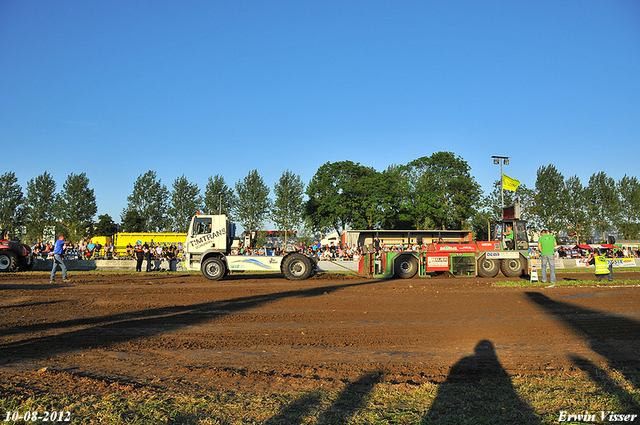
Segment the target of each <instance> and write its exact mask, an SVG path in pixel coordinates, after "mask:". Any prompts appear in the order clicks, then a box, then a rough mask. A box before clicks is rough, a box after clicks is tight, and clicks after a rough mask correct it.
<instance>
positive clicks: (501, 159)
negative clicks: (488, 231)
mask: <svg viewBox="0 0 640 425" xmlns="http://www.w3.org/2000/svg"><path fill="white" fill-rule="evenodd" d="M491 158H493V164H494V165H498V164H500V197H501V198H502V209H503V210H504V177H503V176H504V174H503V173H502V164H504V165H509V157H508V156H496V155H494V156H492V157H491Z"/></svg>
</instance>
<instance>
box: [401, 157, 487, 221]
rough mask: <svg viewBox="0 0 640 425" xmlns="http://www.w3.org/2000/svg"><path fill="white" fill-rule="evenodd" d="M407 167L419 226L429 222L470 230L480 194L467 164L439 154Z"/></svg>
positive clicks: (423, 158) (415, 215)
mask: <svg viewBox="0 0 640 425" xmlns="http://www.w3.org/2000/svg"><path fill="white" fill-rule="evenodd" d="M408 166H409V169H410V175H411V182H412V185H413V186H412V199H413V200H414V202H413V212H414V217H415V224H416V226H420V225H421V224H422V223H424V222H425V221H426V220H427V219H430V220H431V221H432V222H433V223H434V224H435V225H436V226H437V227H438V228H441V229H462V228H464V227H468V223H467V221H468V220H469V219H470V218H471V217H472V216H473V214H474V208H473V206H474V205H475V204H476V203H477V202H478V201H479V199H480V195H481V191H480V186H479V185H478V183H476V181H475V179H474V178H473V177H472V176H471V174H470V171H471V167H469V165H468V164H467V162H466V161H464V160H463V159H462V158H461V157H460V156H457V157H456V156H455V154H454V153H452V152H436V153H434V154H433V155H431V156H430V157H422V158H418V159H416V160H413V161H411V162H410V163H409V164H408Z"/></svg>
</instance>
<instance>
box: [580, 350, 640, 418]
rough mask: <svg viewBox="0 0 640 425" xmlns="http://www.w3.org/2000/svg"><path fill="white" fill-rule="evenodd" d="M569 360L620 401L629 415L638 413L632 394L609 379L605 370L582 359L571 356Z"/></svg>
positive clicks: (638, 408)
mask: <svg viewBox="0 0 640 425" xmlns="http://www.w3.org/2000/svg"><path fill="white" fill-rule="evenodd" d="M569 358H570V359H571V361H572V362H573V364H575V365H576V366H578V367H579V368H580V369H582V370H583V371H585V372H587V373H588V374H589V377H590V378H591V380H592V381H593V382H595V383H596V384H597V385H598V386H599V387H600V388H602V389H603V390H604V391H606V392H607V393H609V394H612V395H614V396H615V397H616V398H617V399H618V400H619V401H620V404H621V405H622V406H626V407H627V408H628V410H627V411H628V412H629V413H631V412H634V413H635V412H638V411H640V404H639V403H638V402H637V401H636V400H635V399H634V397H633V394H631V393H630V392H629V391H627V390H625V389H624V388H623V387H621V386H620V385H619V384H618V383H616V382H615V381H614V380H613V379H611V378H610V377H609V375H608V373H607V372H606V371H605V370H603V369H602V368H600V367H598V366H597V365H595V364H594V363H593V362H591V361H590V360H589V359H585V358H584V357H580V356H575V355H571V356H569ZM620 413H622V412H620Z"/></svg>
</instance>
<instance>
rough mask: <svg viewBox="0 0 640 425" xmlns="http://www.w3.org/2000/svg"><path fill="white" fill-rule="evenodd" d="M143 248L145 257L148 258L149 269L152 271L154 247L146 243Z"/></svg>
mask: <svg viewBox="0 0 640 425" xmlns="http://www.w3.org/2000/svg"><path fill="white" fill-rule="evenodd" d="M142 249H143V251H144V259H145V260H147V271H148V272H150V271H151V255H152V254H153V252H152V251H153V249H152V248H149V245H147V244H144V245H143V246H142Z"/></svg>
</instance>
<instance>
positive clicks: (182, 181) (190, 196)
mask: <svg viewBox="0 0 640 425" xmlns="http://www.w3.org/2000/svg"><path fill="white" fill-rule="evenodd" d="M201 206H202V197H201V196H200V189H198V185H197V184H195V183H189V181H188V180H187V178H186V177H185V176H184V174H183V175H182V176H181V177H178V178H176V179H175V181H174V182H173V190H172V191H171V196H170V201H169V209H168V214H169V219H170V222H171V228H172V229H173V231H174V232H178V233H186V231H187V230H188V228H189V217H191V216H192V215H194V214H195V213H196V212H197V211H198V210H200V208H201Z"/></svg>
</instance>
